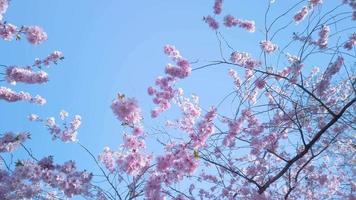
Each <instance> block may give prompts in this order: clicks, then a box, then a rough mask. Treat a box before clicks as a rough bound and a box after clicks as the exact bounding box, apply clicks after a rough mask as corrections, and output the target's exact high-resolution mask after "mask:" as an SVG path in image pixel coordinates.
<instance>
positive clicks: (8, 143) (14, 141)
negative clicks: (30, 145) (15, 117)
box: [0, 132, 29, 153]
mask: <svg viewBox="0 0 356 200" xmlns="http://www.w3.org/2000/svg"><path fill="white" fill-rule="evenodd" d="M28 138H29V134H28V133H26V132H23V133H19V134H14V133H12V132H7V133H5V134H4V135H3V136H1V137H0V153H3V152H12V151H14V150H16V149H17V148H18V146H19V145H20V144H22V143H23V142H25V141H26V140H27V139H28Z"/></svg>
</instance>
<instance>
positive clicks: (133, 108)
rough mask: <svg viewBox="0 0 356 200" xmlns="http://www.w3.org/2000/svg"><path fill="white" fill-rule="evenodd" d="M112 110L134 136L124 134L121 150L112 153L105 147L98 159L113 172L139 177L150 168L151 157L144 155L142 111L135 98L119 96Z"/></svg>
mask: <svg viewBox="0 0 356 200" xmlns="http://www.w3.org/2000/svg"><path fill="white" fill-rule="evenodd" d="M111 108H112V110H113V112H114V114H115V115H116V116H117V118H118V120H120V121H121V122H122V124H123V125H129V126H130V127H131V128H132V134H124V136H123V141H124V143H123V145H122V146H121V148H120V150H118V151H112V150H110V148H109V147H105V148H104V151H103V152H102V153H101V154H100V155H99V156H98V159H99V161H100V162H101V163H103V164H104V166H105V167H106V168H107V169H108V170H109V171H110V172H111V173H114V172H115V171H118V172H120V173H121V172H124V173H126V174H129V175H131V176H139V175H141V173H142V172H143V171H144V170H145V169H147V168H148V167H149V164H150V161H151V156H150V155H146V154H145V153H144V149H145V141H144V133H143V128H142V125H141V119H142V117H141V111H140V108H139V106H138V103H137V101H136V100H135V99H133V98H127V99H126V98H125V97H124V96H123V95H119V97H118V99H117V100H114V101H113V104H112V105H111Z"/></svg>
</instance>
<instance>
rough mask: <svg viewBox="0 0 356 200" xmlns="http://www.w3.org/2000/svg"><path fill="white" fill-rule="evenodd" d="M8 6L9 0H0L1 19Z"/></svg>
mask: <svg viewBox="0 0 356 200" xmlns="http://www.w3.org/2000/svg"><path fill="white" fill-rule="evenodd" d="M8 6H9V2H8V0H0V21H2V20H3V15H4V14H5V12H6V10H7V7H8Z"/></svg>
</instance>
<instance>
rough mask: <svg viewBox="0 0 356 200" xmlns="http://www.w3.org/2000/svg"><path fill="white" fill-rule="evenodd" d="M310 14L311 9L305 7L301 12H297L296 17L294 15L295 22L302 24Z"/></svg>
mask: <svg viewBox="0 0 356 200" xmlns="http://www.w3.org/2000/svg"><path fill="white" fill-rule="evenodd" d="M308 13H309V9H308V7H307V6H304V7H303V8H302V9H301V10H300V11H298V12H297V14H296V15H294V21H295V22H296V23H299V22H301V21H302V20H303V19H304V18H305V17H306V16H307V15H308Z"/></svg>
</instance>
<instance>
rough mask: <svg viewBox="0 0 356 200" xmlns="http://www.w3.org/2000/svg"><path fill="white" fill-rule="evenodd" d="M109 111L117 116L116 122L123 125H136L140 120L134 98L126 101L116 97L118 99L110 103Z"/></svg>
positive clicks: (138, 109) (123, 98)
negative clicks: (118, 121)
mask: <svg viewBox="0 0 356 200" xmlns="http://www.w3.org/2000/svg"><path fill="white" fill-rule="evenodd" d="M111 109H112V111H113V112H114V114H115V115H116V116H117V118H118V120H120V121H121V122H122V123H124V124H128V125H133V124H137V123H139V122H140V121H141V119H142V116H141V109H140V108H139V106H138V104H137V101H136V99H134V98H127V99H126V98H125V97H122V96H120V95H118V98H117V99H115V100H114V101H113V102H112V104H111Z"/></svg>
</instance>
